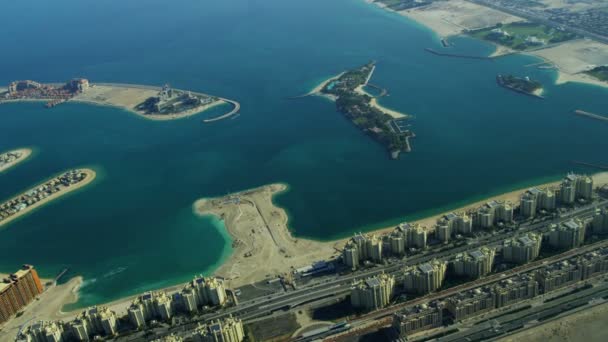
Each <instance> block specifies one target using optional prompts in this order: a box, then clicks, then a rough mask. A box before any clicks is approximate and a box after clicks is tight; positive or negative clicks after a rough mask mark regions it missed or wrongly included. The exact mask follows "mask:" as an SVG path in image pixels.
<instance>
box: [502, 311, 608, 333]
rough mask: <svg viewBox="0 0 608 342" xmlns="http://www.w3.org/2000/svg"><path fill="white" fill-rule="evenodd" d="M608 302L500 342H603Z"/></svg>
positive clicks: (607, 326) (606, 329)
mask: <svg viewBox="0 0 608 342" xmlns="http://www.w3.org/2000/svg"><path fill="white" fill-rule="evenodd" d="M606 317H608V303H604V304H599V305H596V306H594V307H593V308H591V309H586V310H581V311H579V312H576V313H574V314H571V315H568V316H565V317H561V318H559V319H556V320H553V321H550V322H548V323H545V324H542V325H539V326H535V327H532V328H530V329H526V330H524V331H521V332H518V333H515V334H513V335H510V336H508V337H505V338H502V339H499V340H498V341H500V342H518V341H526V342H545V341H551V342H576V341H585V342H603V341H606V340H607V339H608V337H607V336H608V325H606Z"/></svg>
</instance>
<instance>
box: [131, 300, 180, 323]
mask: <svg viewBox="0 0 608 342" xmlns="http://www.w3.org/2000/svg"><path fill="white" fill-rule="evenodd" d="M127 313H128V316H129V320H130V321H131V324H133V325H134V326H135V327H138V328H139V327H143V326H144V325H145V324H146V323H147V322H148V321H150V320H153V319H154V320H163V321H166V320H169V319H170V318H171V317H172V316H173V301H172V300H171V297H169V296H168V295H167V294H166V293H165V292H146V293H144V294H142V295H141V296H139V297H137V298H136V299H135V300H134V301H133V303H131V306H130V307H129V308H128V309H127Z"/></svg>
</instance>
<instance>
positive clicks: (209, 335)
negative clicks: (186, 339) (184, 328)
mask: <svg viewBox="0 0 608 342" xmlns="http://www.w3.org/2000/svg"><path fill="white" fill-rule="evenodd" d="M191 338H192V340H193V341H194V342H241V341H243V339H244V338H245V331H244V329H243V322H242V321H241V320H240V319H237V318H233V317H232V316H229V317H226V318H224V319H221V320H215V321H212V322H210V323H207V324H201V325H199V326H198V327H197V328H196V329H195V330H194V332H193V333H192V336H191Z"/></svg>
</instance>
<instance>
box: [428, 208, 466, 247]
mask: <svg viewBox="0 0 608 342" xmlns="http://www.w3.org/2000/svg"><path fill="white" fill-rule="evenodd" d="M471 233H473V220H472V219H471V217H469V216H468V215H467V214H465V213H449V214H446V215H443V216H442V217H441V218H440V219H439V220H437V224H436V225H435V236H436V237H437V239H438V240H439V241H441V242H444V243H446V242H448V241H449V240H450V238H451V237H452V236H453V235H455V234H465V235H467V234H471Z"/></svg>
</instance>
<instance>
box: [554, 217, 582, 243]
mask: <svg viewBox="0 0 608 342" xmlns="http://www.w3.org/2000/svg"><path fill="white" fill-rule="evenodd" d="M585 227H586V226H585V224H584V223H583V222H582V221H581V220H579V219H571V220H568V221H566V222H563V223H561V224H560V225H559V226H557V227H555V228H552V229H551V230H550V231H549V232H548V233H547V235H548V238H549V245H550V246H551V247H553V248H556V249H571V248H574V247H578V246H580V245H582V244H583V242H584V241H585V230H586V229H585Z"/></svg>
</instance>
